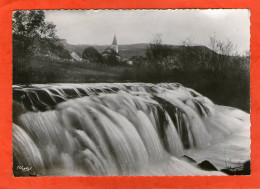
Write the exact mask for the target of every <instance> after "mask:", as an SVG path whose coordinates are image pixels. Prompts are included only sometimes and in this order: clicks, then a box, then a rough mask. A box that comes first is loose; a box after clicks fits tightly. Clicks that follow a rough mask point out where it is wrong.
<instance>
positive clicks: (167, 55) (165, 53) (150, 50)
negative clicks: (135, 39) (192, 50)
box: [146, 34, 180, 70]
mask: <svg viewBox="0 0 260 189" xmlns="http://www.w3.org/2000/svg"><path fill="white" fill-rule="evenodd" d="M146 57H147V59H148V61H149V62H150V63H151V64H152V66H153V67H154V68H155V69H164V70H169V69H174V68H179V67H180V65H179V62H178V61H177V59H176V57H175V55H174V52H173V49H172V47H171V46H169V45H166V44H163V42H162V35H161V34H156V35H155V36H154V39H153V41H152V43H150V44H149V46H148V47H147V49H146Z"/></svg>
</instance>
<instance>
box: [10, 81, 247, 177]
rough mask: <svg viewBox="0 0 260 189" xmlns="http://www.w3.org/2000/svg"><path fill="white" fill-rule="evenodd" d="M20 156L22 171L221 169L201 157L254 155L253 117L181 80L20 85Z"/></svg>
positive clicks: (16, 93) (222, 161) (16, 122)
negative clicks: (218, 102) (202, 165)
mask: <svg viewBox="0 0 260 189" xmlns="http://www.w3.org/2000/svg"><path fill="white" fill-rule="evenodd" d="M238 140H243V141H244V142H240V143H238V144H236V143H237V142H238ZM214 153H216V154H218V155H219V157H216V155H214ZM187 156H188V157H189V158H192V159H193V160H194V162H195V163H191V162H189V161H187V159H185V158H184V157H187ZM226 156H227V157H226ZM13 159H14V174H15V175H18V176H28V175H29V176H46V175H48V176H55V175H57V176H73V175H81V176H83V175H86V176H87V175H88V176H105V175H108V176H113V175H129V176H131V175H221V174H224V173H222V172H220V171H206V170H203V169H201V168H200V167H198V163H201V162H202V161H204V160H208V161H210V162H211V163H212V164H213V165H214V166H215V167H216V168H217V169H218V170H221V169H223V168H225V167H226V166H236V165H237V164H239V163H240V162H245V161H247V160H248V159H250V120H249V115H248V114H247V113H245V112H242V111H241V110H238V109H235V108H230V107H224V106H219V105H215V104H214V103H213V102H211V101H210V100H209V99H208V98H206V97H204V96H203V95H201V94H199V93H198V92H196V91H194V90H192V89H189V88H185V87H183V86H182V85H180V84H178V83H169V84H144V83H129V84H117V83H115V84H49V85H31V86H18V85H15V86H13ZM227 164H228V165H227ZM17 166H27V167H30V168H31V169H30V172H29V173H27V174H25V173H23V172H21V171H20V172H19V171H17V170H16V169H15V168H16V167H17Z"/></svg>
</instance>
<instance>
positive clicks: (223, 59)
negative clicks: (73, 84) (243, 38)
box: [209, 35, 238, 71]
mask: <svg viewBox="0 0 260 189" xmlns="http://www.w3.org/2000/svg"><path fill="white" fill-rule="evenodd" d="M209 38H210V43H209V46H210V48H211V49H212V50H213V51H215V52H216V53H218V55H217V56H214V57H213V58H214V63H215V64H214V69H216V70H219V71H224V69H232V67H233V66H234V65H233V59H234V56H237V55H238V53H237V48H236V46H234V45H233V43H232V42H231V41H229V40H226V41H221V40H219V39H217V38H216V36H215V35H212V36H210V37H209Z"/></svg>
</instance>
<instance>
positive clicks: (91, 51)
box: [82, 47, 103, 63]
mask: <svg viewBox="0 0 260 189" xmlns="http://www.w3.org/2000/svg"><path fill="white" fill-rule="evenodd" d="M82 58H84V59H86V60H89V61H90V62H93V63H102V62H103V59H102V56H101V55H100V54H99V52H98V51H97V50H96V49H95V48H94V47H88V48H86V49H85V50H84V51H83V53H82Z"/></svg>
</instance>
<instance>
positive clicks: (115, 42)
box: [112, 35, 117, 45]
mask: <svg viewBox="0 0 260 189" xmlns="http://www.w3.org/2000/svg"><path fill="white" fill-rule="evenodd" d="M112 45H117V40H116V35H114V39H113V42H112Z"/></svg>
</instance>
